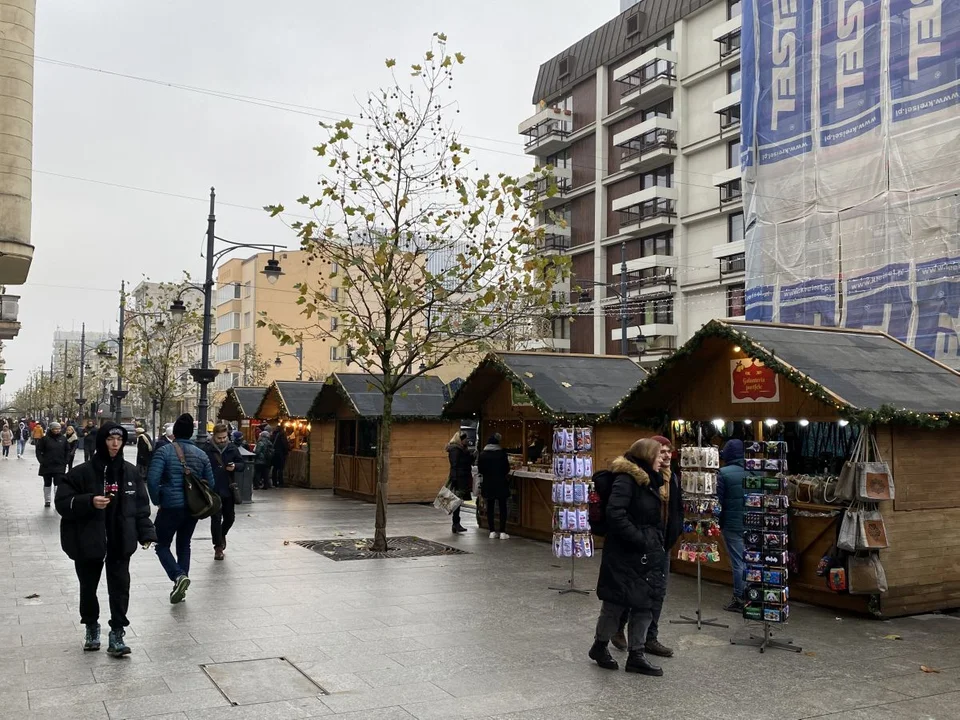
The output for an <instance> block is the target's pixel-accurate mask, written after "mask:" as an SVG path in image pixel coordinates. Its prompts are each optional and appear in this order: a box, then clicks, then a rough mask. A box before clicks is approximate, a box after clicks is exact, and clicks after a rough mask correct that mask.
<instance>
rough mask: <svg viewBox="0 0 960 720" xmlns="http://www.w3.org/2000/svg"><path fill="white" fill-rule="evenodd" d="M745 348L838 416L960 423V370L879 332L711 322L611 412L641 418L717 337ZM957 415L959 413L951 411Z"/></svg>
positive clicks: (692, 369)
mask: <svg viewBox="0 0 960 720" xmlns="http://www.w3.org/2000/svg"><path fill="white" fill-rule="evenodd" d="M713 339H720V340H725V341H727V343H729V344H733V345H737V346H739V347H740V348H742V351H743V353H744V354H746V355H747V356H748V357H751V358H754V359H756V360H760V361H761V362H762V363H763V364H764V365H766V366H768V367H770V368H772V369H773V370H775V371H776V372H777V373H778V374H779V375H780V376H781V377H783V378H785V379H786V380H788V381H790V382H792V383H793V384H795V385H797V386H799V387H800V388H802V389H803V390H805V391H807V392H809V393H810V394H811V395H813V396H814V397H816V398H817V399H819V400H823V401H824V402H827V403H829V404H830V405H832V406H835V407H836V408H837V410H838V411H839V412H840V414H842V415H844V416H846V417H848V418H850V419H855V420H859V421H861V422H867V423H871V422H909V423H917V422H926V421H933V422H938V421H957V422H960V373H958V372H956V371H955V370H953V369H951V368H949V367H947V366H946V365H943V364H942V363H940V362H937V361H936V360H934V359H933V358H930V357H928V356H927V355H924V354H923V353H921V352H919V351H917V350H914V349H913V348H911V347H909V346H908V345H906V344H904V343H902V342H900V341H899V340H897V339H895V338H893V337H891V336H890V335H887V334H885V333H882V332H877V331H872V330H853V329H841V328H819V327H808V326H801V325H778V324H772V323H754V322H745V321H741V322H734V321H729V320H713V321H711V322H710V323H708V324H707V325H705V326H704V327H703V328H702V329H701V330H700V331H699V332H698V333H697V334H696V335H694V336H693V337H692V338H691V339H690V340H689V341H688V342H687V343H686V344H685V345H684V346H683V347H682V348H680V349H679V350H677V352H676V353H674V354H673V355H671V356H670V357H669V358H667V359H665V360H664V361H663V362H662V363H660V365H658V366H657V367H656V368H655V369H654V370H653V371H652V372H651V373H650V376H649V377H648V378H646V379H645V380H644V381H643V382H642V383H640V384H639V385H638V387H637V388H636V389H635V390H634V391H633V392H632V393H631V394H630V396H629V397H627V398H625V399H624V400H623V402H622V403H620V405H619V406H618V407H617V408H616V409H615V410H614V413H613V415H614V416H619V415H626V416H627V417H632V416H638V415H639V416H642V415H644V414H646V412H647V411H648V410H653V409H656V408H657V407H663V406H664V401H665V400H666V399H667V398H666V396H667V395H668V394H669V393H670V392H671V388H674V387H676V386H677V384H678V383H682V382H683V378H684V377H689V375H688V373H695V372H696V371H697V367H698V366H700V367H703V366H704V364H705V363H706V362H708V361H709V357H708V356H710V355H711V353H712V352H714V350H713V348H714V347H715V341H714V340H713ZM953 414H956V417H951V415H953Z"/></svg>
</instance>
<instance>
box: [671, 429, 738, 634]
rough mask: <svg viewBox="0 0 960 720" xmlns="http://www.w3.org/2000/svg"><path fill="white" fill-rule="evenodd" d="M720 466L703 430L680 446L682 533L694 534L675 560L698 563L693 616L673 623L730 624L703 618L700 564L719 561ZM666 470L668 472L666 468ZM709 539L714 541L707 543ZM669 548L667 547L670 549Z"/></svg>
mask: <svg viewBox="0 0 960 720" xmlns="http://www.w3.org/2000/svg"><path fill="white" fill-rule="evenodd" d="M719 469H720V453H719V451H718V450H717V448H715V447H713V446H707V447H704V446H703V433H702V431H698V432H697V445H696V447H694V446H685V447H681V448H680V470H681V473H682V475H681V486H682V487H683V494H684V502H683V532H684V535H690V534H693V535H695V536H696V542H690V543H688V542H681V544H680V551H679V553H678V555H677V557H678V559H680V560H684V561H686V562H695V563H696V565H697V610H696V613H695V616H694V617H690V616H688V615H683V614H681V615H680V619H679V620H671V621H670V622H671V623H673V624H674V625H696V626H697V630H700V629H702V628H703V626H704V625H708V626H710V627H720V628H725V627H729V625H724V624H723V623H719V622H717V618H715V617H713V618H704V617H703V573H702V567H703V563H705V562H707V563H712V562H718V561H719V560H720V546H719V544H718V543H717V542H716V540H717V539H718V538H719V537H720V523H719V517H720V502H719V500H718V499H717V471H718V470H719ZM668 473H669V471H668ZM710 538H713V539H714V542H708V540H709V539H710ZM671 549H672V548H667V552H670V551H671Z"/></svg>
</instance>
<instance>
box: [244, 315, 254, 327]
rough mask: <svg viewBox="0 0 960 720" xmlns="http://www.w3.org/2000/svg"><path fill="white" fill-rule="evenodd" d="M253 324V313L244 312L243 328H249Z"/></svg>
mask: <svg viewBox="0 0 960 720" xmlns="http://www.w3.org/2000/svg"><path fill="white" fill-rule="evenodd" d="M252 325H253V313H244V314H243V329H244V330H249V329H250V327H251V326H252Z"/></svg>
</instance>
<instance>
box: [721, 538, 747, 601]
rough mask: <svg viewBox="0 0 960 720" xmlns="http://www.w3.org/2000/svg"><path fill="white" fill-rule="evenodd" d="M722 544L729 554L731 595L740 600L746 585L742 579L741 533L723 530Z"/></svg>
mask: <svg viewBox="0 0 960 720" xmlns="http://www.w3.org/2000/svg"><path fill="white" fill-rule="evenodd" d="M723 542H724V543H725V544H726V546H727V552H728V553H729V554H730V566H731V567H732V568H733V595H734V597H738V598H740V599H741V600H742V599H743V591H744V589H745V588H746V584H747V583H746V581H745V580H744V579H743V570H744V564H743V533H740V532H732V531H730V530H724V531H723Z"/></svg>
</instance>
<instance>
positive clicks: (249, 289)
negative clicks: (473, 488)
mask: <svg viewBox="0 0 960 720" xmlns="http://www.w3.org/2000/svg"><path fill="white" fill-rule="evenodd" d="M251 295H253V283H251V282H250V281H249V280H248V281H247V282H245V283H244V284H243V296H244V297H245V298H248V297H250V296H251Z"/></svg>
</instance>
